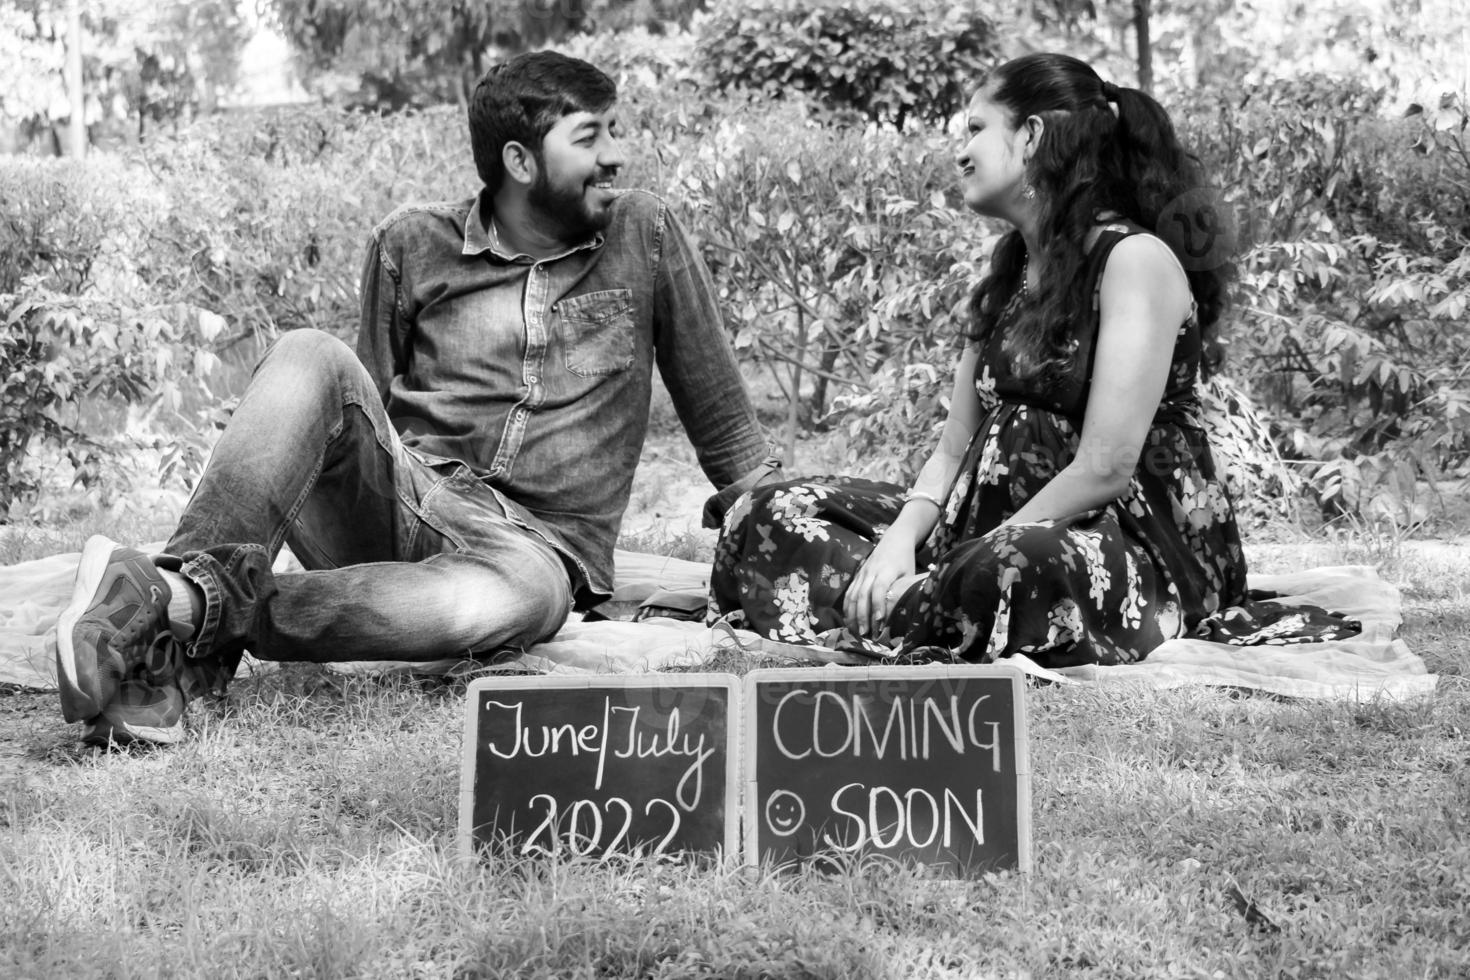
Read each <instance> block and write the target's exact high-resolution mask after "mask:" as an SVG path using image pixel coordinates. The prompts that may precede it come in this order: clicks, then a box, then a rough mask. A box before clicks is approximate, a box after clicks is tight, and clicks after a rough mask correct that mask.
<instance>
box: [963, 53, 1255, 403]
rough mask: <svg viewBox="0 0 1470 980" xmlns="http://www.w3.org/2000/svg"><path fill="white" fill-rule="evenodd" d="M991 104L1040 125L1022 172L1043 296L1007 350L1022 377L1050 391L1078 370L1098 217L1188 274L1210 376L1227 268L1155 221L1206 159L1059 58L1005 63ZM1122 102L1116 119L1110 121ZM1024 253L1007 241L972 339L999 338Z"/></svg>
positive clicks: (1144, 111) (1165, 122)
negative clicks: (1170, 257)
mask: <svg viewBox="0 0 1470 980" xmlns="http://www.w3.org/2000/svg"><path fill="white" fill-rule="evenodd" d="M989 81H990V83H993V84H991V88H990V91H989V93H988V94H989V96H990V98H991V99H992V100H993V101H994V102H995V103H996V104H998V105H999V106H1001V107H1002V108H1004V109H1005V110H1006V111H1007V112H1008V113H1009V114H1010V117H1011V121H1012V122H1013V123H1015V124H1018V125H1019V124H1020V123H1021V122H1022V121H1023V120H1025V119H1026V118H1027V117H1029V116H1040V117H1041V119H1042V120H1043V122H1044V123H1045V127H1044V128H1043V130H1042V134H1041V139H1040V142H1039V144H1038V145H1037V148H1036V151H1035V152H1034V153H1033V154H1032V156H1031V160H1030V162H1029V164H1028V166H1027V179H1028V180H1030V182H1031V183H1032V185H1033V186H1034V187H1035V188H1036V193H1037V198H1036V199H1037V201H1038V202H1040V204H1041V223H1040V232H1041V234H1040V240H1041V241H1042V242H1043V243H1045V244H1044V245H1043V246H1042V249H1043V254H1042V255H1040V256H1037V260H1038V261H1040V262H1041V263H1042V264H1043V265H1044V266H1045V268H1046V278H1045V281H1044V282H1043V283H1042V285H1041V288H1040V289H1038V290H1037V291H1036V293H1035V294H1034V295H1032V296H1031V297H1029V300H1028V301H1027V302H1023V303H1021V304H1019V305H1018V308H1017V309H1016V316H1015V320H1014V322H1013V323H1012V324H1011V325H1009V326H1007V328H1006V337H1005V345H1006V350H1007V351H1008V352H1010V354H1011V355H1012V357H1013V359H1014V361H1015V365H1016V369H1017V370H1018V371H1019V372H1020V373H1021V374H1023V375H1026V376H1032V377H1040V378H1041V379H1042V380H1043V381H1052V380H1055V379H1057V378H1058V377H1060V376H1061V375H1062V374H1064V373H1065V372H1066V371H1067V370H1069V369H1070V368H1071V367H1072V363H1071V361H1072V356H1073V350H1074V345H1072V344H1070V343H1069V339H1070V338H1071V336H1072V331H1073V328H1074V326H1075V321H1076V320H1077V319H1078V318H1080V317H1083V316H1086V315H1087V314H1088V312H1089V311H1090V309H1091V304H1092V299H1091V297H1090V296H1087V295H1085V290H1086V286H1087V283H1086V279H1087V277H1086V276H1085V275H1084V274H1083V271H1084V265H1085V263H1086V261H1087V256H1086V253H1085V252H1084V246H1085V243H1086V241H1087V235H1088V232H1089V231H1091V230H1092V228H1093V227H1094V226H1095V225H1096V224H1097V222H1098V218H1099V216H1100V215H1104V214H1109V213H1111V214H1116V215H1119V216H1120V217H1122V218H1124V219H1127V220H1129V221H1132V222H1134V223H1136V224H1138V225H1141V226H1143V227H1144V228H1146V229H1149V230H1150V231H1155V232H1156V233H1157V234H1159V235H1160V237H1161V238H1163V239H1164V241H1166V242H1168V243H1169V245H1170V247H1171V248H1172V249H1173V250H1174V252H1175V254H1176V255H1178V257H1179V259H1180V261H1181V263H1183V265H1184V267H1185V269H1186V270H1187V272H1186V275H1187V276H1188V277H1189V288H1190V290H1191V292H1193V294H1194V299H1195V303H1196V305H1197V309H1198V317H1199V325H1200V332H1201V341H1202V343H1203V345H1204V349H1205V351H1206V352H1207V356H1206V364H1205V367H1206V368H1207V369H1208V368H1211V367H1213V366H1215V364H1214V363H1213V362H1215V361H1218V357H1217V356H1216V355H1215V354H1214V351H1215V350H1216V345H1215V343H1214V336H1215V327H1216V325H1217V323H1218V322H1219V320H1220V316H1221V313H1222V312H1223V311H1224V307H1225V299H1226V286H1227V282H1228V278H1229V276H1230V274H1231V271H1232V269H1231V266H1230V264H1229V262H1228V261H1224V262H1219V263H1212V264H1211V267H1209V268H1198V267H1197V266H1199V265H1200V263H1198V262H1192V261H1190V258H1189V257H1188V256H1186V255H1185V254H1183V253H1182V251H1181V245H1180V242H1179V241H1178V240H1177V238H1178V236H1177V235H1171V234H1169V232H1170V231H1171V229H1169V228H1163V227H1160V214H1161V212H1162V211H1163V210H1164V209H1165V207H1166V206H1167V205H1168V204H1169V203H1170V202H1171V201H1175V200H1176V199H1178V198H1179V197H1180V196H1181V195H1183V194H1185V193H1186V192H1187V191H1191V190H1193V191H1195V192H1196V193H1199V192H1200V190H1201V189H1202V187H1203V184H1204V175H1203V174H1202V173H1201V168H1200V165H1199V161H1198V159H1197V158H1196V157H1194V156H1193V155H1192V154H1190V153H1188V152H1187V151H1186V150H1185V149H1184V147H1183V146H1181V145H1180V143H1179V138H1178V137H1177V136H1176V135H1175V133H1174V126H1173V124H1172V123H1171V122H1170V121H1169V115H1168V113H1166V112H1165V111H1164V108H1163V106H1161V105H1159V104H1158V103H1157V102H1155V101H1154V100H1153V99H1152V98H1151V97H1149V96H1148V95H1147V94H1145V93H1143V92H1140V91H1138V90H1137V89H1131V88H1121V87H1114V86H1112V85H1108V84H1107V83H1105V82H1104V81H1103V80H1102V79H1101V78H1099V77H1098V75H1097V72H1095V71H1093V70H1092V68H1091V67H1089V66H1088V65H1087V64H1086V63H1085V62H1082V61H1079V60H1078V59H1076V58H1073V57H1070V56H1068V55H1064V54H1048V53H1042V54H1029V55H1025V56H1024V57H1021V58H1016V59H1014V60H1012V61H1008V62H1006V63H1005V64H1004V65H1001V66H1000V68H998V69H996V71H995V73H994V74H993V75H992V76H991V79H990V80H989ZM1114 104H1116V113H1115V112H1114ZM1025 258H1026V245H1025V243H1024V241H1023V240H1022V238H1021V233H1020V232H1019V231H1012V232H1010V233H1008V234H1006V235H1005V236H1004V237H1002V238H1001V240H1000V242H999V243H997V245H996V248H995V252H994V253H993V254H992V256H991V262H990V272H989V274H988V275H986V277H985V278H984V279H982V280H981V282H980V285H979V286H978V287H976V290H975V293H974V295H973V296H972V297H971V299H970V312H971V328H970V333H969V336H970V338H971V339H972V340H976V341H979V340H983V339H984V338H985V337H987V336H988V335H989V334H990V332H991V331H993V330H994V329H995V328H996V324H997V323H998V321H999V320H1000V317H1001V314H1002V312H1003V311H1004V310H1005V307H1006V306H1007V304H1008V303H1010V302H1011V300H1012V297H1013V296H1014V295H1015V294H1016V290H1017V289H1018V288H1019V286H1020V278H1021V270H1022V269H1023V267H1024V264H1025Z"/></svg>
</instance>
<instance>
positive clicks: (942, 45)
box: [699, 0, 997, 129]
mask: <svg viewBox="0 0 1470 980" xmlns="http://www.w3.org/2000/svg"><path fill="white" fill-rule="evenodd" d="M699 55H700V58H701V60H702V64H703V67H704V70H705V72H706V73H707V74H708V76H709V78H710V79H711V80H712V81H713V82H714V83H715V84H716V85H717V86H719V87H722V88H726V87H744V88H748V89H754V90H757V91H759V92H761V93H763V94H764V95H766V96H767V97H770V98H780V97H783V96H785V95H786V94H788V93H789V92H791V91H793V90H797V91H801V92H804V93H806V94H807V95H809V96H811V97H812V98H813V99H815V100H816V101H818V102H819V103H821V104H822V105H825V106H827V107H829V108H831V109H834V110H838V111H846V112H852V113H856V114H857V115H858V116H860V117H862V118H864V119H868V120H871V121H873V122H878V123H887V124H891V125H892V126H894V127H896V128H898V129H902V128H903V126H904V123H905V122H906V121H907V120H909V119H914V120H922V121H925V122H934V123H942V122H943V121H944V120H946V119H948V118H949V117H950V116H951V115H953V114H954V113H955V112H957V111H959V110H960V109H961V108H963V107H964V106H965V104H966V103H967V102H968V101H969V99H970V96H971V95H972V94H973V93H974V90H975V87H976V83H977V81H978V79H979V77H980V75H981V74H983V73H984V71H985V70H986V69H988V68H989V67H991V66H992V65H993V64H994V63H995V62H996V59H997V47H996V40H995V29H994V26H993V25H992V23H991V22H990V21H989V20H988V19H987V18H986V17H985V16H984V15H982V14H981V13H980V12H979V11H978V10H977V9H975V8H974V7H970V8H969V9H968V10H967V9H965V7H964V6H963V5H961V4H932V3H930V2H928V0H865V2H863V3H855V4H848V3H844V4H832V3H817V4H811V3H801V2H797V0H751V2H749V3H738V4H736V3H729V4H723V5H721V6H719V7H717V8H716V9H715V10H714V12H713V14H712V15H711V16H710V17H709V19H708V20H706V21H705V22H704V24H703V25H702V27H701V28H700V47H699Z"/></svg>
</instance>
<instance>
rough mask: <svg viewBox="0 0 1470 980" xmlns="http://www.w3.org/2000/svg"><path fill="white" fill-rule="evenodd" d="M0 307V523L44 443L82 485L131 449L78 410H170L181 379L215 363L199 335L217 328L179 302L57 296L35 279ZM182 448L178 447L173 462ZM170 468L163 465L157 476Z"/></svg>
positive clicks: (32, 486)
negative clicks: (157, 304) (137, 304)
mask: <svg viewBox="0 0 1470 980" xmlns="http://www.w3.org/2000/svg"><path fill="white" fill-rule="evenodd" d="M0 310H4V311H5V314H4V319H3V321H0V365H4V367H3V372H4V378H3V387H0V521H3V520H4V519H6V517H7V516H8V515H9V514H10V513H11V512H12V509H13V507H14V505H16V504H17V503H18V502H19V503H24V502H26V501H27V500H29V499H31V498H32V497H34V495H35V493H36V492H37V491H38V490H39V489H40V487H39V486H38V484H37V483H36V482H35V481H34V480H33V479H32V478H31V477H29V476H28V475H27V471H26V470H25V469H24V467H23V466H22V462H23V460H24V459H25V458H26V457H27V456H28V455H31V454H34V453H36V452H38V451H39V450H40V449H41V448H43V447H50V448H53V449H58V450H60V451H61V452H62V453H64V454H65V456H66V457H67V459H69V460H70V462H71V465H72V469H73V473H74V475H75V479H76V481H77V482H79V483H81V484H82V485H84V486H91V485H93V484H95V483H102V482H105V481H106V480H107V476H108V474H107V471H106V467H107V464H108V463H109V462H110V461H111V460H113V459H114V458H115V457H116V456H117V455H118V454H119V453H121V452H122V451H124V450H125V449H131V448H134V447H133V445H132V444H131V443H130V441H129V434H128V433H126V432H124V431H119V427H117V426H116V425H114V426H112V431H110V432H107V433H102V432H99V431H98V429H97V427H96V425H95V424H85V423H84V422H83V418H84V411H85V410H86V408H87V407H88V406H89V405H93V404H95V403H96V402H97V401H103V402H107V401H112V402H113V403H114V404H115V403H123V404H140V403H149V402H151V403H154V404H158V405H160V406H162V407H165V408H168V409H171V410H174V411H177V409H178V407H179V404H180V401H181V398H182V394H183V391H182V386H183V385H184V384H186V383H188V382H187V381H186V380H185V379H203V378H206V377H208V375H209V374H210V373H211V372H212V371H213V369H214V366H215V364H216V363H217V362H216V360H215V358H214V355H213V354H210V353H209V352H208V351H206V350H204V349H202V348H200V347H199V346H198V342H199V341H204V342H207V341H209V340H210V339H212V337H213V335H214V334H215V333H216V332H217V331H218V329H219V327H221V326H222V325H223V321H222V320H220V318H219V317H217V316H212V315H205V316H198V315H195V314H193V313H192V312H191V311H189V310H187V309H185V308H181V307H171V308H123V307H120V306H118V305H117V304H116V303H113V302H111V301H109V300H106V299H93V298H81V297H77V296H69V295H65V294H62V293H58V292H54V291H52V290H50V289H47V288H46V287H45V286H44V285H43V284H42V280H41V278H40V277H32V278H28V279H26V280H25V281H24V282H23V283H22V284H21V289H20V291H19V292H17V293H7V294H0ZM89 421H90V422H92V423H95V419H93V420H89ZM187 453H188V449H187V447H186V446H185V445H184V444H178V445H176V446H175V447H174V452H173V454H172V462H173V465H177V463H178V462H179V461H180V460H181V459H184V457H185V456H186V455H187ZM196 456H197V454H196ZM170 469H171V466H170V465H169V464H168V463H166V464H165V467H164V470H165V471H164V473H163V474H162V475H163V476H164V477H165V478H167V477H168V476H169V470H170Z"/></svg>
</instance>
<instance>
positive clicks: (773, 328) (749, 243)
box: [671, 104, 993, 436]
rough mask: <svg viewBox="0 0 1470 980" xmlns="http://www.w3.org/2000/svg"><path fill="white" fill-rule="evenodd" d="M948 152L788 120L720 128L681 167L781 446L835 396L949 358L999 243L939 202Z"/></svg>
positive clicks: (941, 146)
mask: <svg viewBox="0 0 1470 980" xmlns="http://www.w3.org/2000/svg"><path fill="white" fill-rule="evenodd" d="M951 152H952V147H951V146H950V145H949V142H948V141H947V140H945V139H943V138H941V137H917V136H909V135H901V134H898V133H894V132H877V133H861V132H858V131H855V130H852V129H849V128H843V127H830V126H829V127H822V126H816V125H814V124H812V123H811V122H810V121H809V120H808V119H807V118H806V115H805V113H803V112H802V111H801V108H800V107H799V106H792V105H789V104H783V105H781V106H763V107H751V108H750V110H749V111H745V112H740V113H733V114H730V115H727V116H725V117H724V118H723V119H722V120H721V122H720V123H719V124H718V125H717V126H716V127H715V129H714V131H713V132H711V133H710V134H709V135H707V136H705V137H704V138H701V139H698V140H696V141H694V142H693V143H692V145H689V146H687V147H686V148H685V149H684V152H683V153H682V154H681V156H680V158H679V161H678V164H677V166H676V167H675V169H674V171H673V173H672V174H671V177H672V178H673V182H674V188H675V191H676V193H678V195H679V196H680V197H681V198H682V199H683V200H684V201H686V202H687V203H688V204H689V205H690V206H692V207H693V208H694V209H695V217H694V220H693V223H694V226H695V229H696V231H697V233H698V234H699V236H700V237H701V239H702V241H703V243H704V246H705V252H706V255H707V258H708V261H709V264H710V266H711V269H712V270H713V272H714V275H715V280H716V283H717V284H718V286H719V287H720V289H721V293H722V297H723V299H724V301H725V304H726V307H727V309H728V310H729V311H730V313H731V314H732V315H733V317H734V321H735V322H734V326H733V339H734V343H735V347H736V349H737V351H743V352H745V353H746V354H747V356H751V357H754V358H756V359H758V360H763V361H766V362H767V363H770V364H771V365H772V366H773V368H774V369H775V370H776V375H777V377H778V379H779V382H780V384H781V385H782V387H783V389H784V390H785V392H786V395H787V399H788V403H789V404H790V406H791V412H790V415H789V417H788V424H789V428H788V436H792V435H794V433H795V431H796V430H797V428H799V427H804V426H809V425H811V424H812V423H813V422H816V421H819V420H823V417H824V415H825V412H826V408H827V404H828V401H829V393H830V392H832V389H833V388H835V389H837V392H836V393H840V391H841V390H842V389H846V388H859V389H861V388H866V387H867V386H868V385H869V384H870V383H871V381H872V377H873V375H874V373H875V372H879V371H882V370H884V369H885V368H887V367H890V366H901V365H906V364H911V363H918V362H926V361H930V360H932V359H933V358H934V357H935V353H936V352H937V351H940V350H943V349H948V348H951V347H952V345H953V341H954V339H955V336H956V333H957V331H958V327H959V324H958V322H957V321H956V320H955V319H954V318H953V317H952V316H951V315H950V313H951V309H952V307H953V306H954V305H955V303H956V302H957V301H958V300H960V299H961V298H962V297H963V295H964V293H965V291H966V289H967V287H968V285H969V277H970V275H971V274H972V273H973V272H974V270H975V268H976V264H977V263H978V262H979V261H980V257H981V255H982V253H983V251H984V249H985V248H986V247H987V246H988V243H989V241H991V240H993V239H991V238H990V237H989V232H987V231H986V230H985V229H984V226H982V225H980V224H979V223H978V222H975V221H973V220H972V219H970V218H969V217H967V216H966V215H965V214H964V213H962V212H960V211H957V210H956V209H954V208H953V207H952V206H951V203H950V202H949V201H948V200H947V194H948V193H949V191H950V189H951V188H952V187H953V184H954V179H953V176H952V170H953V164H952V162H951V160H950V154H951ZM941 359H942V360H946V361H947V359H948V355H944V356H943V357H942V358H941ZM827 421H829V422H831V421H834V420H827Z"/></svg>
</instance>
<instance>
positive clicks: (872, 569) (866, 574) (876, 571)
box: [842, 535, 922, 636]
mask: <svg viewBox="0 0 1470 980" xmlns="http://www.w3.org/2000/svg"><path fill="white" fill-rule="evenodd" d="M921 577H922V576H919V575H915V574H914V549H913V547H912V546H909V545H905V544H903V543H902V542H899V541H892V540H891V536H890V535H885V536H884V537H883V538H882V539H881V540H879V542H878V546H877V547H876V548H874V549H873V552H872V554H870V555H868V560H867V561H865V562H863V565H862V567H861V568H859V569H858V572H857V574H856V575H855V576H853V579H852V583H851V584H850V585H848V587H847V595H846V596H845V597H844V598H843V600H842V615H843V616H844V617H845V618H846V620H847V627H848V629H850V630H852V631H853V632H854V633H857V634H858V635H859V636H876V635H878V633H879V632H880V631H881V630H882V629H883V623H884V622H885V621H886V620H887V619H888V613H889V611H890V610H891V609H892V608H893V603H894V601H895V600H896V599H898V597H899V596H901V595H902V594H903V591H904V590H905V589H907V588H908V587H909V586H910V585H912V584H913V582H914V581H917V580H918V579H919V578H921Z"/></svg>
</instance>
